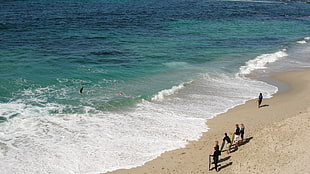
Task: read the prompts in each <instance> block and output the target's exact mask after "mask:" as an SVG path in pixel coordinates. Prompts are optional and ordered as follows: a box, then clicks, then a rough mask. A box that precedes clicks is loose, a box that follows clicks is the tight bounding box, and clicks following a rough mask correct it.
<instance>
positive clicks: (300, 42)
mask: <svg viewBox="0 0 310 174" xmlns="http://www.w3.org/2000/svg"><path fill="white" fill-rule="evenodd" d="M296 43H298V44H306V43H307V41H305V40H300V41H297V42H296Z"/></svg>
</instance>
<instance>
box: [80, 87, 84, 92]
mask: <svg viewBox="0 0 310 174" xmlns="http://www.w3.org/2000/svg"><path fill="white" fill-rule="evenodd" d="M83 89H84V86H82V88H81V89H80V94H82V93H83Z"/></svg>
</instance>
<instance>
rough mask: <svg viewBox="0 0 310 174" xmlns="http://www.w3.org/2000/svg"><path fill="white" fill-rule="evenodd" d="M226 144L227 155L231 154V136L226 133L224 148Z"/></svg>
mask: <svg viewBox="0 0 310 174" xmlns="http://www.w3.org/2000/svg"><path fill="white" fill-rule="evenodd" d="M225 142H226V153H227V154H229V153H230V148H231V140H230V138H229V136H227V133H225V136H224V138H223V146H224V144H225ZM223 146H222V147H223Z"/></svg>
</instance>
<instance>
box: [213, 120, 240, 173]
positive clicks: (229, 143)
mask: <svg viewBox="0 0 310 174" xmlns="http://www.w3.org/2000/svg"><path fill="white" fill-rule="evenodd" d="M244 129H245V127H244V124H240V127H239V124H236V130H235V131H234V132H233V134H232V137H231V138H230V137H229V136H228V135H227V133H224V138H223V142H222V146H221V148H220V146H219V142H218V141H215V146H214V152H213V155H210V156H212V157H213V162H214V168H215V171H217V172H218V171H219V170H218V162H219V156H220V155H221V152H222V151H223V148H224V145H225V143H226V150H225V151H226V153H227V154H229V153H230V152H231V147H232V145H233V144H234V145H235V148H238V146H239V145H240V144H241V143H243V142H244Z"/></svg>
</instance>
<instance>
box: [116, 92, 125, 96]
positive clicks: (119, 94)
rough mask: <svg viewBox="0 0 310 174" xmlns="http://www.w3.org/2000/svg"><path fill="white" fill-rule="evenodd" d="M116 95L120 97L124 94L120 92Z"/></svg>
mask: <svg viewBox="0 0 310 174" xmlns="http://www.w3.org/2000/svg"><path fill="white" fill-rule="evenodd" d="M116 95H117V96H121V95H124V93H122V92H121V93H118V94H116Z"/></svg>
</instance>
